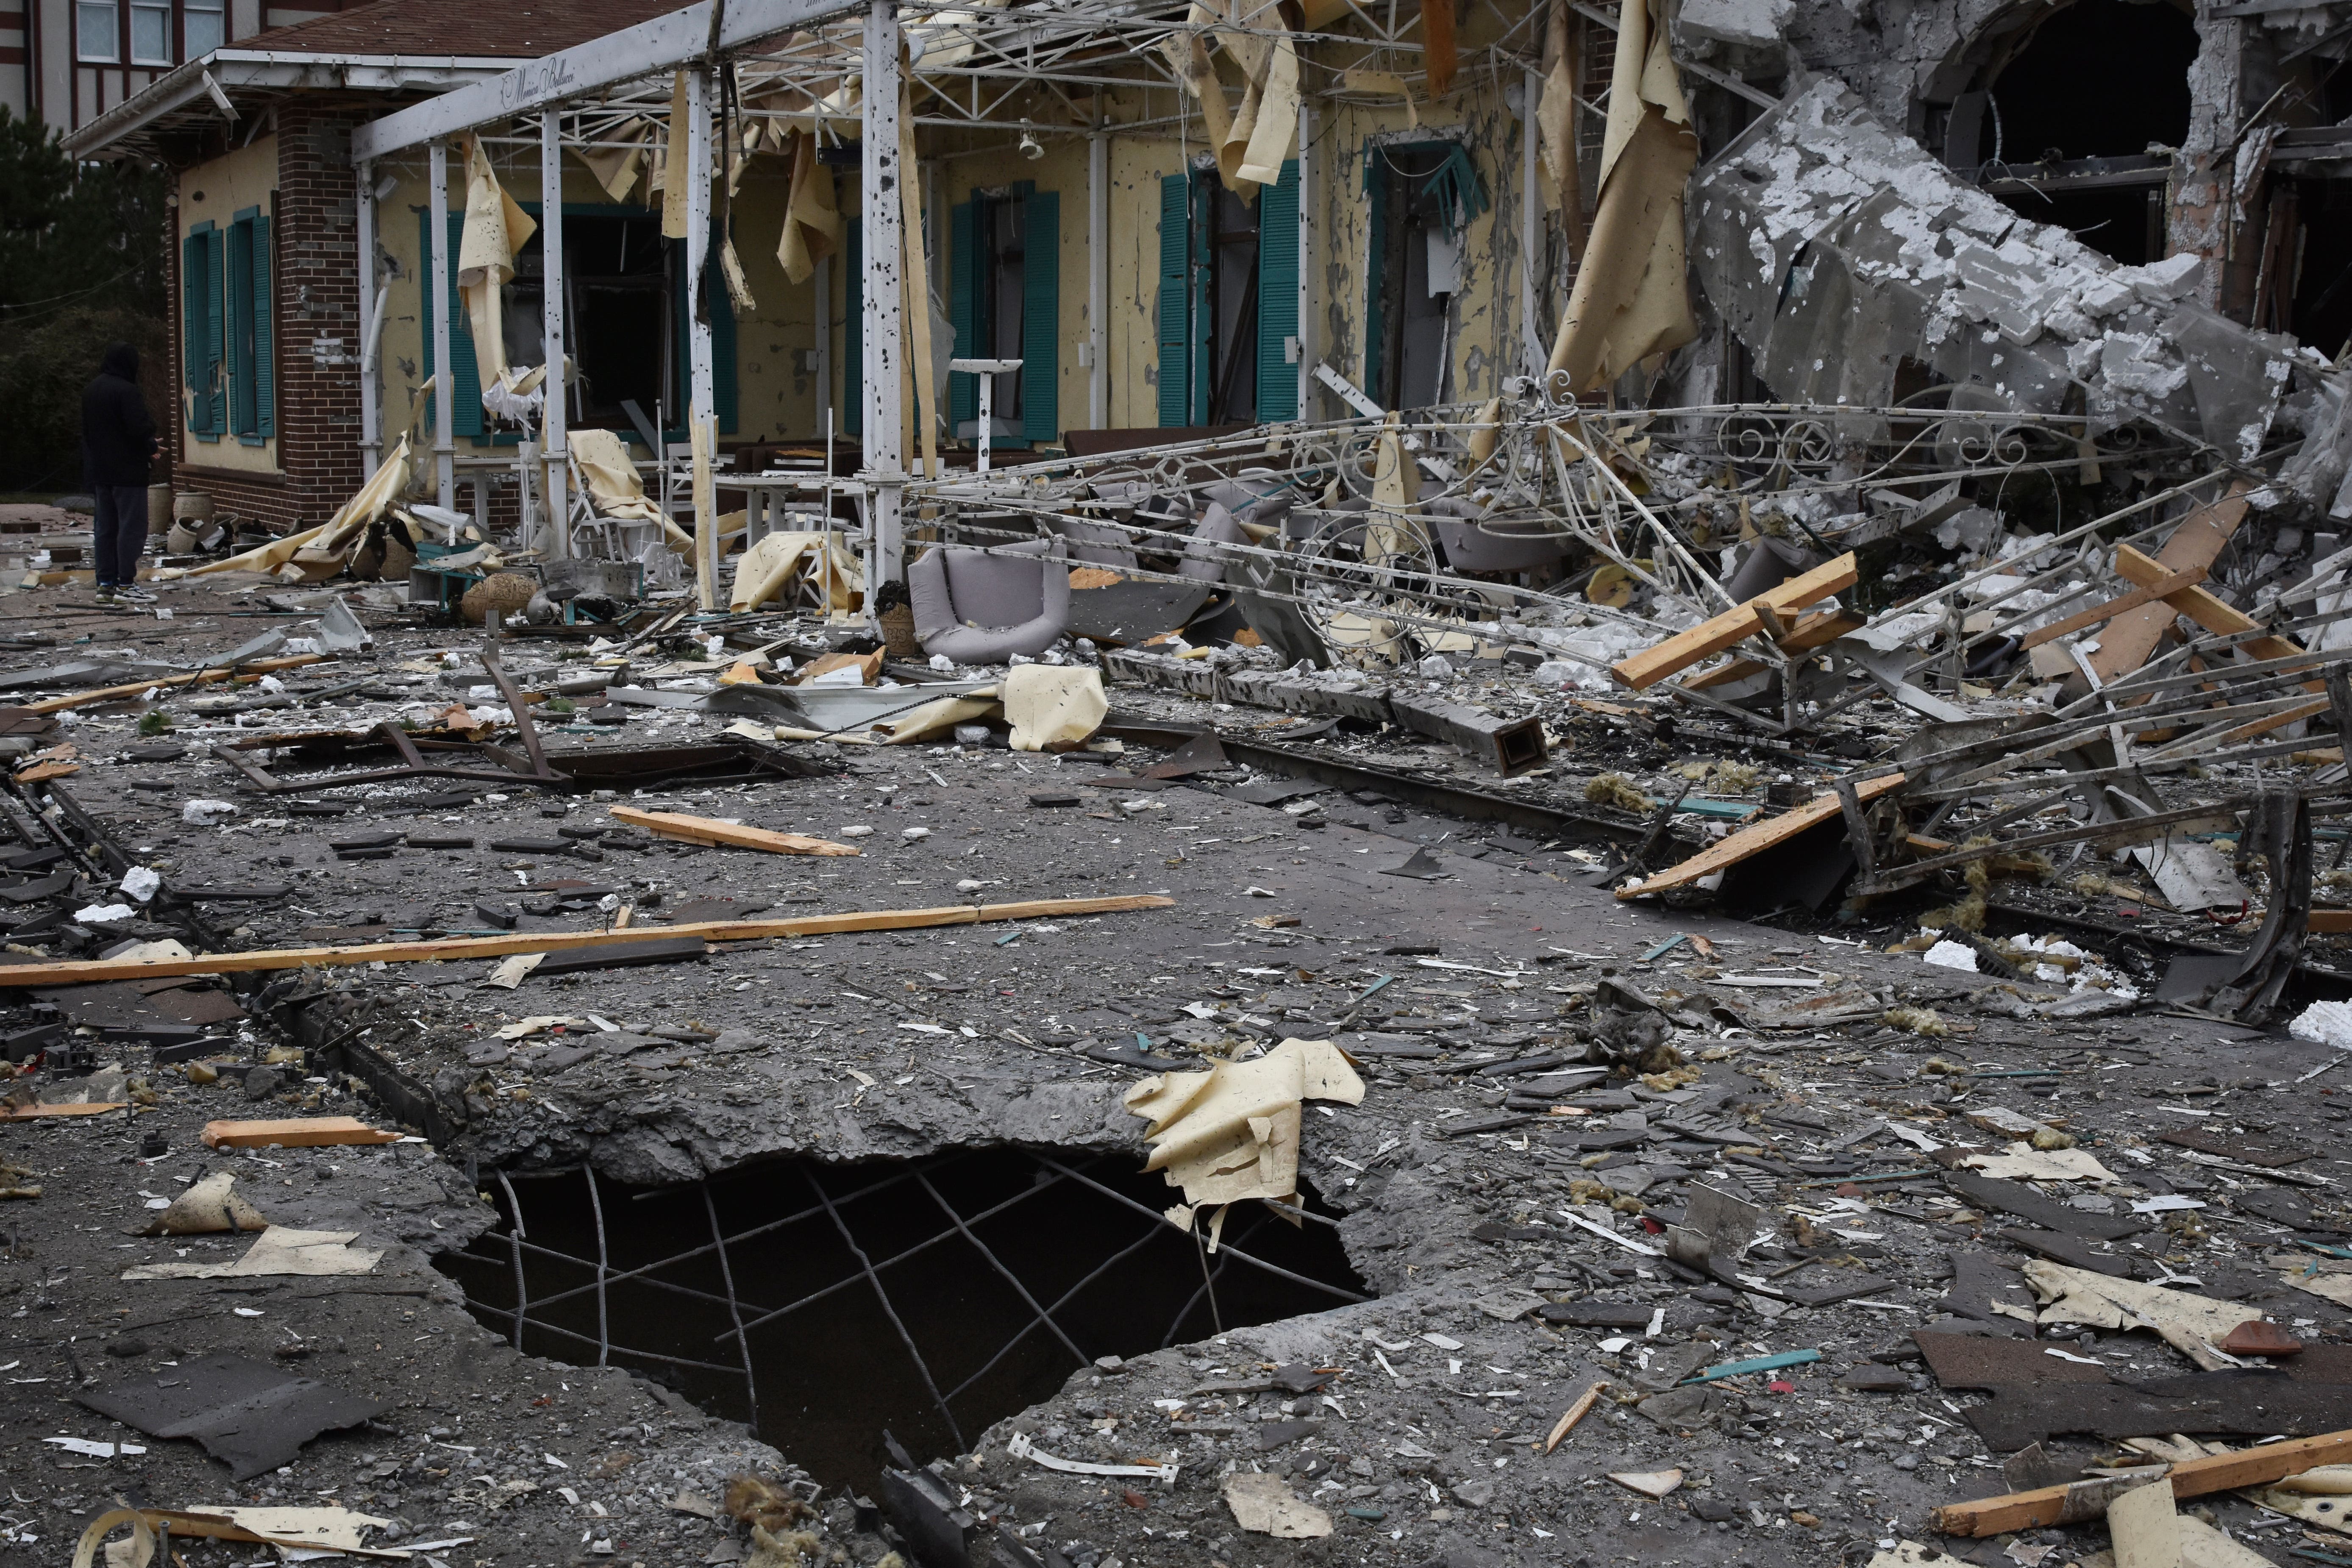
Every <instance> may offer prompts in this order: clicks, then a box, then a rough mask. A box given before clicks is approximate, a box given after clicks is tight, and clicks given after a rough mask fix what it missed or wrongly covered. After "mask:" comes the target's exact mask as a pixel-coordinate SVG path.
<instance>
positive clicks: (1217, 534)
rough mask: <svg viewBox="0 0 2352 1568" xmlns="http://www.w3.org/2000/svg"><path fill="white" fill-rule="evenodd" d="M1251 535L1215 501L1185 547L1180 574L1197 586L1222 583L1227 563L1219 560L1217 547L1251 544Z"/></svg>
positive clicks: (1178, 565) (1178, 571) (1177, 568)
mask: <svg viewBox="0 0 2352 1568" xmlns="http://www.w3.org/2000/svg"><path fill="white" fill-rule="evenodd" d="M1248 542H1250V536H1249V535H1248V534H1246V533H1244V532H1243V531H1242V525H1241V524H1240V523H1238V522H1235V521H1234V514H1233V513H1231V512H1229V511H1227V510H1225V509H1224V508H1223V506H1222V505H1220V504H1218V503H1217V502H1215V501H1211V502H1210V503H1209V510H1207V511H1204V512H1202V514H1201V521H1200V525H1199V526H1198V527H1196V528H1194V529H1193V530H1192V543H1190V544H1188V545H1186V546H1185V547H1184V559H1183V560H1182V561H1181V562H1180V563H1178V564H1177V567H1176V575H1178V576H1179V577H1184V578H1189V579H1190V580H1191V581H1192V582H1195V583H1222V582H1223V581H1224V580H1225V563H1224V562H1223V561H1222V560H1219V559H1218V558H1217V554H1216V552H1215V550H1214V548H1213V547H1214V546H1216V545H1219V544H1247V543H1248Z"/></svg>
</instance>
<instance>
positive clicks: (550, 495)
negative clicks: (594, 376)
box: [539, 109, 572, 560]
mask: <svg viewBox="0 0 2352 1568" xmlns="http://www.w3.org/2000/svg"><path fill="white" fill-rule="evenodd" d="M539 245H540V251H539V255H540V263H539V279H540V288H541V306H540V335H541V337H542V338H543V339H545V342H544V344H543V345H542V346H543V348H544V351H545V354H546V358H545V360H544V361H543V362H542V363H545V364H546V366H547V379H546V380H545V381H544V382H542V383H541V386H540V390H541V392H543V393H544V394H545V395H546V397H547V403H546V408H547V449H546V451H545V453H544V454H543V456H544V457H545V458H546V463H547V469H546V472H547V484H546V487H545V488H546V491H547V493H546V494H545V495H543V496H541V498H540V499H541V500H544V501H545V502H546V503H547V521H548V526H549V528H551V530H553V534H552V538H551V547H552V550H553V552H554V554H555V556H556V558H557V559H558V560H562V559H563V558H565V557H568V556H569V555H570V554H571V553H572V528H571V523H570V520H569V514H568V511H567V508H566V502H567V500H569V498H568V497H567V496H566V494H565V491H566V490H568V489H570V488H571V485H570V481H571V478H572V473H571V464H570V453H571V447H572V444H571V441H570V440H569V439H568V432H567V431H566V429H565V427H564V426H565V418H564V416H565V415H566V414H568V413H569V412H570V410H569V409H568V408H567V407H566V406H565V405H564V401H563V389H564V387H565V385H566V384H568V382H569V379H570V378H569V377H568V376H567V375H566V374H564V373H565V371H566V370H567V369H568V368H569V363H568V361H567V359H566V357H565V354H564V352H563V344H564V331H563V117H562V114H561V113H560V112H559V111H558V110H552V109H551V110H547V111H546V112H545V113H543V114H541V116H540V117H539Z"/></svg>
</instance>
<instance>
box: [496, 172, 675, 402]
mask: <svg viewBox="0 0 2352 1568" xmlns="http://www.w3.org/2000/svg"><path fill="white" fill-rule="evenodd" d="M544 233H545V230H544V229H542V230H541V231H540V232H539V233H537V234H533V235H532V236H531V237H530V239H529V240H528V241H526V242H525V243H524V245H523V247H522V249H521V250H520V252H519V253H518V254H517V255H516V257H515V277H514V281H513V282H511V283H509V284H508V285H507V287H506V290H505V299H504V301H503V309H504V313H505V321H504V327H505V331H506V351H507V363H509V364H517V365H523V364H543V363H546V362H547V354H546V349H545V342H546V340H545V337H544V332H543V323H544V320H545V317H544V314H543V311H544V308H545V307H544V300H545V299H546V289H545V279H546V276H547V269H546V258H545V252H544V249H543V247H541V237H542V236H543V235H544ZM675 249H677V247H675V246H672V245H669V244H667V243H666V242H664V240H663V239H662V235H661V218H660V216H658V215H657V214H656V215H648V216H645V217H631V216H582V215H576V214H573V213H570V212H567V213H565V214H564V215H563V294H564V299H563V326H564V331H565V332H566V334H567V335H568V336H569V337H570V339H571V344H572V357H573V359H574V360H575V361H576V362H577V363H578V370H579V384H578V389H577V391H576V392H575V393H574V395H573V403H572V409H571V417H572V421H573V422H574V423H576V424H580V425H583V426H597V427H601V428H606V429H613V430H618V431H620V432H622V433H623V435H624V436H628V435H630V434H632V433H633V428H634V427H633V426H632V424H631V422H630V419H629V416H628V413H627V411H626V410H625V409H624V408H623V407H622V406H621V405H622V404H623V403H625V402H628V403H635V405H637V406H638V407H639V408H640V409H642V410H643V411H644V412H645V415H646V417H647V418H648V419H651V418H653V417H654V416H655V413H656V409H658V410H661V411H663V412H665V413H667V415H668V416H669V421H670V423H671V424H673V425H675V424H677V423H678V416H677V409H678V405H679V403H680V401H681V399H680V398H679V397H678V396H677V387H675V386H674V385H673V384H672V379H671V376H670V374H669V365H670V362H671V360H672V358H673V357H674V356H673V354H672V353H671V343H670V318H671V315H672V313H673V312H672V311H671V310H670V289H671V287H672V284H671V279H670V272H671V270H672V268H671V262H670V252H671V251H673V250H675ZM681 438H682V437H681Z"/></svg>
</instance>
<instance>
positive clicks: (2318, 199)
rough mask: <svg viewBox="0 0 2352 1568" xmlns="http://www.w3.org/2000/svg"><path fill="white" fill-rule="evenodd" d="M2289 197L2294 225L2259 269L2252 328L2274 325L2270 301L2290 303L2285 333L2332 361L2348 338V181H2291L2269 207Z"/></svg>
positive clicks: (2351, 248) (2351, 221)
mask: <svg viewBox="0 0 2352 1568" xmlns="http://www.w3.org/2000/svg"><path fill="white" fill-rule="evenodd" d="M2290 193H2291V195H2292V199H2293V202H2294V217H2295V221H2294V223H2293V224H2291V225H2289V226H2287V229H2286V236H2287V238H2288V243H2287V244H2286V245H2285V246H2284V247H2280V251H2279V253H2274V254H2273V256H2272V257H2271V258H2270V265H2269V266H2268V267H2266V268H2264V272H2263V280H2264V283H2265V285H2266V287H2265V289H2264V296H2265V297H2264V299H2263V300H2262V301H2259V303H2260V304H2261V306H2262V309H2260V310H2258V311H2257V312H2256V315H2255V324H2256V325H2258V326H2263V327H2266V328H2267V327H2272V326H2273V325H2274V324H2275V322H2274V318H2273V317H2272V312H2271V310H2270V308H2269V301H2270V300H2277V299H2284V300H2292V301H2293V307H2292V310H2291V312H2290V315H2289V319H2288V322H2287V328H2288V330H2290V331H2293V332H2294V335H2295V336H2296V337H2297V338H2299V339H2301V340H2302V341H2303V342H2306V343H2309V344H2310V345H2311V346H2312V347H2313V348H2315V349H2317V350H2318V351H2319V352H2320V353H2324V354H2327V355H2329V356H2331V357H2333V356H2334V355H2335V354H2336V353H2339V352H2340V351H2341V350H2342V349H2343V348H2344V346H2345V344H2346V342H2347V340H2348V339H2352V182H2347V181H2343V180H2295V181H2293V182H2289V183H2286V184H2283V185H2282V186H2281V187H2280V188H2278V189H2277V190H2276V191H2275V192H2274V194H2273V196H2272V202H2273V205H2276V204H2277V203H2278V202H2280V201H2281V200H2282V199H2283V198H2285V197H2287V196H2288V195H2290Z"/></svg>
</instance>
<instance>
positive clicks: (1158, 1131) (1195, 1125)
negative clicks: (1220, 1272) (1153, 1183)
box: [1126, 1040, 1364, 1230]
mask: <svg viewBox="0 0 2352 1568" xmlns="http://www.w3.org/2000/svg"><path fill="white" fill-rule="evenodd" d="M1305 1100H1337V1101H1339V1103H1340V1104H1343V1105H1360V1104H1362V1103H1363V1100H1364V1080H1363V1079H1360V1078H1359V1077H1357V1076H1356V1069H1355V1068H1353V1067H1351V1066H1349V1062H1348V1057H1347V1053H1345V1052H1344V1051H1342V1050H1340V1049H1339V1047H1337V1046H1335V1045H1333V1044H1331V1042H1330V1041H1328V1040H1285V1041H1283V1042H1282V1043H1281V1044H1280V1045H1278V1046H1276V1047H1274V1049H1272V1050H1270V1051H1268V1052H1266V1053H1265V1055H1264V1056H1262V1057H1259V1058H1255V1060H1252V1061H1246V1062H1228V1061H1218V1062H1214V1063H1213V1065H1212V1066H1211V1067H1210V1068H1209V1070H1208V1071H1206V1072H1171V1073H1161V1074H1160V1075H1159V1076H1158V1077H1156V1078H1148V1079H1144V1080H1143V1081H1142V1082H1140V1083H1139V1084H1137V1085H1136V1086H1135V1087H1134V1088H1133V1089H1129V1090H1128V1091H1127V1095H1126V1105H1127V1108H1128V1110H1130V1111H1132V1112H1133V1113H1134V1114H1136V1115H1138V1116H1141V1117H1145V1118H1148V1119H1149V1120H1150V1123H1151V1125H1150V1128H1149V1129H1147V1130H1146V1131H1145V1133H1144V1136H1145V1137H1146V1138H1148V1139H1149V1140H1150V1142H1151V1145H1152V1148H1151V1158H1150V1159H1149V1160H1147V1161H1146V1162H1144V1166H1143V1168H1144V1169H1145V1170H1147V1171H1164V1172H1166V1173H1167V1174H1168V1182H1169V1184H1170V1185H1171V1186H1177V1187H1181V1188H1183V1189H1184V1202H1183V1203H1182V1204H1180V1205H1177V1206H1176V1207H1175V1208H1173V1209H1171V1210H1170V1211H1169V1215H1168V1217H1169V1218H1170V1219H1171V1221H1173V1222H1175V1223H1176V1224H1178V1225H1181V1226H1183V1227H1184V1228H1186V1229H1188V1230H1189V1229H1191V1228H1192V1215H1193V1211H1194V1210H1196V1209H1199V1208H1204V1207H1211V1206H1214V1207H1216V1208H1218V1210H1219V1211H1220V1212H1219V1215H1218V1220H1219V1221H1221V1220H1222V1218H1223V1205H1228V1204H1236V1203H1242V1202H1245V1201H1246V1200H1248V1199H1251V1198H1264V1199H1265V1200H1266V1201H1268V1202H1270V1203H1278V1204H1295V1203H1297V1201H1298V1136H1299V1110H1300V1106H1301V1103H1302V1102H1303V1101H1305ZM1212 1228H1213V1229H1214V1228H1216V1225H1215V1222H1213V1226H1212Z"/></svg>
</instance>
